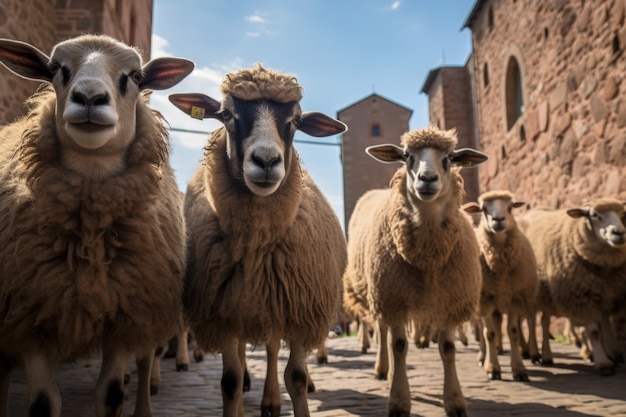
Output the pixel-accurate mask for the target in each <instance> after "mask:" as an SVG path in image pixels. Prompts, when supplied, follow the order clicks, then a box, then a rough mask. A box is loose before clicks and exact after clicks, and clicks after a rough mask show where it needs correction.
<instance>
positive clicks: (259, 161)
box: [252, 154, 281, 171]
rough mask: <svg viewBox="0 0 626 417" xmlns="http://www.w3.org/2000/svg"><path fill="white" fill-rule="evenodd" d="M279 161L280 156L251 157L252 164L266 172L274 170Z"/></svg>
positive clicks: (255, 155) (256, 155)
mask: <svg viewBox="0 0 626 417" xmlns="http://www.w3.org/2000/svg"><path fill="white" fill-rule="evenodd" d="M280 161H281V158H280V156H273V157H265V156H261V155H258V154H254V155H252V162H253V163H254V164H255V165H256V166H258V167H259V168H262V169H264V170H266V171H269V170H271V169H272V168H274V167H275V166H276V165H278V164H279V163H280Z"/></svg>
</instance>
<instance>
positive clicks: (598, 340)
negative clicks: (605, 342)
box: [585, 321, 615, 376]
mask: <svg viewBox="0 0 626 417" xmlns="http://www.w3.org/2000/svg"><path fill="white" fill-rule="evenodd" d="M585 330H586V331H587V336H588V337H589V341H590V342H591V349H592V351H593V361H594V362H593V369H595V370H596V371H598V372H599V373H600V375H602V376H607V375H614V374H615V365H614V364H613V362H611V360H610V359H609V357H608V356H607V354H606V352H605V350H604V346H602V331H601V327H600V323H598V322H595V321H594V322H589V323H587V325H586V326H585Z"/></svg>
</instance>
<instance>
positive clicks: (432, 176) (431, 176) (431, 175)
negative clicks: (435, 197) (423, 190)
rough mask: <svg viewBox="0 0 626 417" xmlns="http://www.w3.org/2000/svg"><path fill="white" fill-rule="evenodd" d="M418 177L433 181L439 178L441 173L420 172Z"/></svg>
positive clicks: (427, 181)
mask: <svg viewBox="0 0 626 417" xmlns="http://www.w3.org/2000/svg"><path fill="white" fill-rule="evenodd" d="M417 179H418V180H420V181H422V182H426V183H433V182H435V181H437V180H438V179H439V175H437V174H435V173H429V172H420V173H419V174H417Z"/></svg>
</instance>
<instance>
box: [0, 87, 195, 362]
mask: <svg viewBox="0 0 626 417" xmlns="http://www.w3.org/2000/svg"><path fill="white" fill-rule="evenodd" d="M55 104H56V98H55V95H54V92H53V91H52V90H50V89H48V90H46V91H44V92H43V93H41V94H39V95H38V96H36V97H34V98H33V99H32V100H31V102H30V106H31V110H30V113H29V114H28V116H27V117H25V118H23V119H21V120H19V121H17V122H15V123H14V124H12V125H9V126H7V127H5V128H4V129H3V130H2V131H0V138H1V140H2V144H3V146H2V148H1V150H0V204H1V206H2V210H0V224H2V232H1V233H0V268H1V274H0V350H3V351H4V352H6V353H9V354H11V353H13V354H18V353H23V352H25V351H29V350H35V349H43V350H45V351H48V352H52V353H53V354H56V355H59V356H60V357H62V358H70V357H74V356H77V355H80V354H84V353H87V352H88V351H91V350H93V349H94V348H98V347H99V346H100V344H101V342H102V341H103V340H107V341H110V342H111V343H117V344H121V345H122V346H126V347H127V348H128V349H129V350H130V351H137V350H138V349H142V350H143V349H145V348H147V347H153V346H155V345H156V344H157V343H159V342H161V341H163V340H166V339H167V338H168V337H170V336H171V335H172V333H173V331H174V328H175V326H176V325H177V324H178V317H179V312H180V310H181V308H182V306H181V293H182V274H183V268H184V228H183V226H184V223H183V218H182V210H181V203H182V197H181V195H180V192H179V191H178V189H177V187H176V183H175V181H174V177H173V173H172V170H171V169H170V168H169V166H168V153H167V150H168V149H167V148H168V138H167V132H166V131H165V129H164V127H163V120H162V117H161V116H160V114H158V113H157V112H155V111H153V110H151V109H149V108H148V106H147V104H146V103H145V101H144V100H143V99H141V98H140V99H139V100H138V103H137V105H136V110H137V135H136V138H135V140H134V141H133V143H132V144H131V145H130V147H129V149H128V151H127V157H126V163H127V169H126V170H125V171H124V172H123V173H121V174H119V175H118V176H115V177H113V178H107V179H103V180H90V179H87V178H84V177H82V176H80V175H78V174H76V173H74V172H72V171H69V170H66V169H64V168H63V167H62V166H61V164H60V162H59V158H60V152H59V145H58V139H57V136H56V134H55V128H56V127H55V118H54V113H55Z"/></svg>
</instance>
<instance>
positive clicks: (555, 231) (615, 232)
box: [520, 197, 626, 375]
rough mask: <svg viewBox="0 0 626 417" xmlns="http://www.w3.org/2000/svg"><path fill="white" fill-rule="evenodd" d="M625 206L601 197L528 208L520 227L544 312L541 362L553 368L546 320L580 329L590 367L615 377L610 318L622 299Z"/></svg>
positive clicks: (616, 353) (624, 285)
mask: <svg viewBox="0 0 626 417" xmlns="http://www.w3.org/2000/svg"><path fill="white" fill-rule="evenodd" d="M624 216H625V214H624V205H623V203H622V202H621V201H618V200H616V199H614V198H609V197H601V198H595V199H591V200H589V201H586V202H583V204H582V205H581V206H579V207H575V208H570V209H567V210H564V209H561V210H539V209H532V210H529V211H528V212H527V213H525V214H524V216H523V221H520V225H521V226H523V230H524V232H525V233H526V235H527V236H528V239H529V241H530V243H531V246H532V248H533V250H534V252H535V256H536V258H537V269H538V276H539V280H540V290H539V296H538V301H537V303H538V306H537V308H538V309H539V310H541V311H542V319H541V322H542V330H543V343H542V354H541V355H542V364H546V365H549V364H552V363H553V358H552V353H551V351H550V342H549V339H550V337H549V325H550V316H553V315H554V316H565V317H567V318H569V319H570V320H571V321H572V325H574V326H579V325H583V326H584V327H585V331H586V334H587V337H588V338H589V341H590V343H591V347H592V351H593V358H594V365H593V367H594V369H595V370H596V371H597V372H598V373H599V374H601V375H612V374H614V373H615V365H614V363H613V362H612V359H618V358H619V357H620V356H621V355H622V352H620V350H619V348H618V347H617V346H616V344H615V342H614V335H613V332H612V329H611V325H610V314H611V312H612V311H613V310H614V309H615V308H616V307H617V306H618V305H619V303H620V301H621V300H623V299H624V297H626V244H625V242H626V239H625V234H626V229H625V227H624V224H623V221H624Z"/></svg>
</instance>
